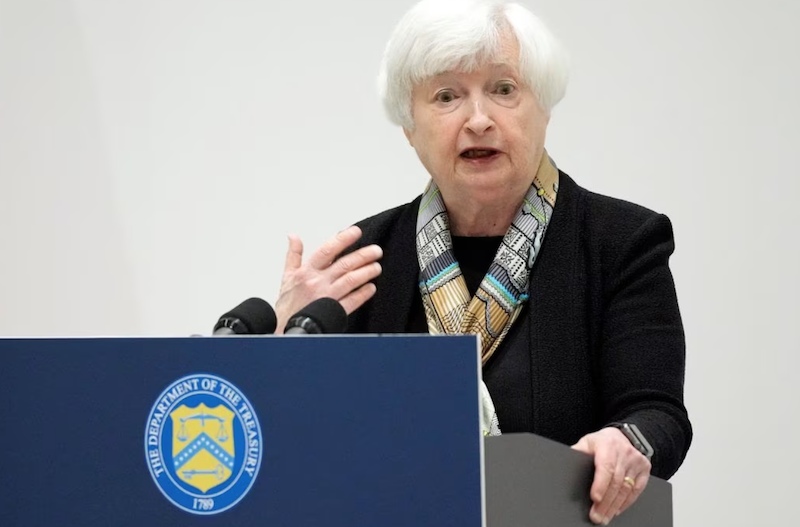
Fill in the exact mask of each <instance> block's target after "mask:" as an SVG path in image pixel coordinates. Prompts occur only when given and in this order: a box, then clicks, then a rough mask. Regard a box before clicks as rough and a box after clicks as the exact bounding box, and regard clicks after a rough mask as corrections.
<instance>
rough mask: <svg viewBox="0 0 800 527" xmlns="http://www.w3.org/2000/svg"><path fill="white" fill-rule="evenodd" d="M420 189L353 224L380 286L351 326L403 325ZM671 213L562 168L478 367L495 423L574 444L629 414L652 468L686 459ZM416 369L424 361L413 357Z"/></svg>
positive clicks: (413, 273) (391, 328)
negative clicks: (375, 262)
mask: <svg viewBox="0 0 800 527" xmlns="http://www.w3.org/2000/svg"><path fill="white" fill-rule="evenodd" d="M419 201H420V198H419V197H418V198H417V199H416V200H414V201H413V202H411V203H409V204H406V205H403V206H400V207H397V208H395V209H391V210H388V211H385V212H383V213H381V214H378V215H377V216H373V217H371V218H368V219H366V220H363V221H362V222H360V223H358V225H359V227H361V229H362V230H363V233H364V235H363V237H362V239H361V240H360V241H359V246H364V245H368V244H372V243H376V244H378V245H380V246H381V247H382V248H383V251H384V256H383V259H382V261H381V263H382V265H383V273H382V274H381V276H380V277H378V278H377V279H376V280H375V284H376V285H377V293H376V294H375V296H374V297H373V298H372V299H371V300H370V301H369V302H368V303H367V304H365V305H364V306H362V307H361V308H360V309H359V310H357V311H356V312H355V313H353V314H352V315H351V316H350V321H349V330H348V331H349V332H351V333H403V332H405V331H406V329H407V327H408V319H409V314H410V311H411V306H412V302H413V301H415V297H417V296H418V295H419V294H420V293H419V290H418V287H417V281H418V274H419V267H418V264H417V257H416V247H415V234H416V221H417V210H418V208H419ZM674 247H675V246H674V242H673V237H672V225H671V223H670V221H669V219H668V218H667V217H666V216H664V215H661V214H657V213H655V212H652V211H650V210H647V209H645V208H643V207H640V206H638V205H634V204H632V203H628V202H625V201H621V200H617V199H613V198H608V197H605V196H601V195H598V194H594V193H592V192H589V191H587V190H585V189H583V188H581V187H580V186H578V185H577V184H576V183H575V182H574V181H573V180H572V179H571V178H570V177H569V176H567V175H566V174H564V173H563V172H560V180H559V192H558V201H557V203H556V207H555V211H554V213H553V218H552V220H551V223H550V225H549V226H548V230H547V235H546V237H545V241H544V244H543V245H542V249H541V252H540V254H539V256H538V257H537V260H536V264H535V265H534V269H533V272H532V274H531V283H530V300H529V301H528V303H527V305H526V307H525V308H524V311H523V313H522V315H521V316H520V318H519V319H518V320H517V321H516V322H515V323H514V326H513V327H512V329H511V331H510V332H509V334H508V335H507V337H506V338H505V340H504V341H503V343H502V344H501V345H500V347H499V348H498V349H497V351H495V353H494V355H493V356H492V358H491V359H490V360H489V362H488V363H487V364H486V365H485V366H484V371H483V377H484V381H485V382H486V385H487V387H488V388H489V392H490V393H491V395H492V399H493V401H494V403H495V406H496V408H497V415H498V418H499V421H500V428H501V430H502V431H503V432H504V433H508V432H533V433H536V434H539V435H542V436H545V437H549V438H551V439H554V440H556V441H560V442H562V443H565V444H568V445H571V444H574V443H575V442H577V441H578V439H580V438H581V437H582V436H584V435H585V434H587V433H590V432H593V431H596V430H599V429H600V428H602V427H603V426H604V425H606V424H608V423H611V422H629V423H634V424H636V425H637V426H638V427H639V429H640V430H641V431H642V434H643V435H644V436H645V437H646V438H647V439H648V440H649V441H650V443H651V444H652V446H653V448H654V450H655V454H654V456H653V459H652V463H653V470H652V473H653V474H654V475H656V476H659V477H662V478H668V477H670V476H672V474H674V473H675V471H676V470H677V469H678V467H679V466H680V464H681V463H682V462H683V459H684V457H685V456H686V452H687V450H688V449H689V444H690V443H691V439H692V428H691V424H690V423H689V418H688V415H687V412H686V409H685V407H684V405H683V382H684V365H685V341H684V334H683V326H682V324H681V317H680V312H679V310H678V301H677V297H676V294H675V287H674V283H673V279H672V274H671V273H670V270H669V267H668V260H669V257H670V255H671V254H672V252H673V250H674ZM420 367H424V365H420Z"/></svg>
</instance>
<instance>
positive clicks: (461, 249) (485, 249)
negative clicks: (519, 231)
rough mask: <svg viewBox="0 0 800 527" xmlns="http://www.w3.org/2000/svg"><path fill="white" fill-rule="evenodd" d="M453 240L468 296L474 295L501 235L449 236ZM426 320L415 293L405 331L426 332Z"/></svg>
mask: <svg viewBox="0 0 800 527" xmlns="http://www.w3.org/2000/svg"><path fill="white" fill-rule="evenodd" d="M451 238H452V240H453V254H454V255H455V257H456V261H457V262H458V267H459V268H460V269H461V274H463V275H464V281H465V282H467V289H468V290H469V294H470V296H474V295H475V291H477V290H478V286H480V285H481V280H483V277H484V276H486V273H487V272H488V271H489V266H490V265H491V264H492V261H493V260H494V257H495V255H496V254H497V249H498V248H499V247H500V243H501V242H502V241H503V237H502V236H486V237H475V238H473V237H470V236H451ZM427 332H428V321H427V319H426V318H425V308H423V307H422V297H421V296H420V295H416V296H415V297H414V300H413V303H412V304H411V314H410V315H409V320H408V326H407V327H406V333H427Z"/></svg>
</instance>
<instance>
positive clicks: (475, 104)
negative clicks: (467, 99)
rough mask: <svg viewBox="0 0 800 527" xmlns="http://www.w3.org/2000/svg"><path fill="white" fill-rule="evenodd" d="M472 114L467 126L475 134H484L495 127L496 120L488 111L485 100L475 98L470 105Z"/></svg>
mask: <svg viewBox="0 0 800 527" xmlns="http://www.w3.org/2000/svg"><path fill="white" fill-rule="evenodd" d="M469 108H470V114H469V117H468V119H467V122H466V127H467V129H468V130H469V131H471V132H472V133H474V134H475V135H483V134H485V133H486V132H488V131H489V130H491V129H492V127H494V121H493V120H492V118H491V116H490V115H489V114H488V113H487V112H486V110H485V107H484V102H483V101H481V100H480V99H475V100H474V101H472V103H471V104H470V105H469Z"/></svg>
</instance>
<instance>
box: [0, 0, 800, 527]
mask: <svg viewBox="0 0 800 527" xmlns="http://www.w3.org/2000/svg"><path fill="white" fill-rule="evenodd" d="M411 4H412V2H411V1H409V0H393V1H392V2H388V1H367V0H362V1H359V0H340V1H338V2H328V1H324V0H314V1H313V2H311V3H308V2H280V3H279V2H275V1H265V0H262V1H260V2H256V1H248V0H236V1H234V0H227V1H221V0H218V1H213V0H183V1H177V0H170V1H168V0H136V1H133V0H131V1H114V2H109V1H107V0H72V1H68V0H0V183H2V185H1V186H0V248H1V249H0V250H2V252H1V253H0V335H4V336H10V335H97V334H99V335H185V334H188V333H193V332H206V331H208V330H209V327H210V326H211V325H212V324H213V322H214V321H215V320H216V318H217V317H218V315H219V314H221V313H222V312H223V311H224V310H226V309H227V308H229V307H232V306H233V305H235V304H236V303H238V302H239V301H240V300H242V299H244V298H245V297H247V296H262V297H264V298H266V299H268V300H270V301H273V300H274V299H275V296H276V293H277V288H278V283H279V279H280V273H281V269H282V263H283V256H284V251H285V234H286V233H287V232H289V231H294V232H297V233H298V234H300V235H301V236H302V237H303V238H304V240H305V241H306V244H307V247H309V248H312V249H313V248H315V247H316V246H318V245H319V244H320V243H321V242H322V241H323V240H324V239H325V238H327V237H328V236H329V235H330V234H332V233H333V232H335V231H336V230H339V229H340V228H343V227H344V226H346V225H348V224H349V223H351V222H353V221H355V220H358V219H360V218H362V217H364V216H366V215H369V214H372V213H375V212H378V211H380V210H383V209H385V208H388V207H390V206H394V205H397V204H400V203H401V202H404V201H407V200H410V199H412V198H413V197H414V196H415V195H416V194H417V193H419V192H420V191H421V190H422V187H423V185H424V183H425V181H426V177H425V174H424V172H423V170H422V168H421V166H420V165H419V163H418V162H417V160H416V159H415V157H414V155H413V151H412V150H411V149H410V147H408V146H407V144H406V143H405V141H404V140H403V137H402V134H401V133H400V131H399V130H398V129H395V128H393V127H392V126H390V125H389V124H388V123H387V122H386V121H385V120H384V118H383V115H382V113H381V109H380V106H379V104H378V102H377V98H376V95H375V90H374V78H375V74H376V71H377V66H378V63H379V59H380V55H381V52H382V49H383V45H384V43H385V41H386V39H387V38H388V35H389V33H390V31H391V28H392V26H393V24H394V23H395V22H396V21H397V19H398V18H399V17H400V15H401V14H402V13H403V12H404V11H405V10H406V9H407V8H408V7H409V6H410V5H411ZM531 7H533V8H534V9H535V10H536V11H537V12H538V13H539V14H540V15H542V16H543V17H544V18H545V19H546V20H548V21H549V23H550V25H551V26H552V28H553V29H554V30H555V31H556V33H557V34H559V35H560V36H561V38H562V40H563V41H564V42H565V44H566V46H567V47H568V48H569V50H570V52H571V54H572V57H573V78H572V83H571V85H570V89H569V93H568V96H567V98H566V100H565V101H564V102H563V103H562V105H561V106H559V107H558V108H557V109H556V112H555V115H554V118H553V122H552V124H551V127H550V137H549V141H548V145H549V149H550V152H551V154H552V155H553V156H554V157H555V159H556V160H557V162H558V163H559V166H560V167H561V168H563V169H565V170H566V171H567V172H568V173H570V174H571V175H573V176H574V177H575V178H576V179H578V181H579V182H580V183H582V184H583V185H584V186H587V187H589V188H592V189H594V190H597V191H599V192H602V193H606V194H611V195H614V196H617V197H622V198H626V199H629V200H631V201H635V202H639V203H641V204H643V205H646V206H649V207H650V208H653V209H656V210H659V211H661V212H665V213H667V214H668V215H669V216H670V217H671V218H672V220H673V222H674V225H675V231H676V238H677V252H676V255H675V257H674V258H673V260H672V264H673V270H674V273H675V277H676V281H677V285H678V292H679V297H680V301H681V307H682V310H683V314H684V319H685V325H686V331H687V337H688V347H689V349H688V369H687V386H686V398H687V406H688V408H689V410H690V413H691V417H692V420H693V422H694V425H695V430H696V436H695V442H694V445H693V446H692V449H691V451H690V452H689V457H688V459H687V461H686V464H685V465H684V467H683V468H682V469H681V471H680V472H679V474H678V475H677V476H676V477H675V478H674V479H673V482H674V483H675V501H676V525H677V526H680V527H689V526H697V527H700V526H707V525H728V526H751V525H765V526H770V525H776V526H779V525H789V524H795V523H796V522H797V520H796V516H797V513H796V512H795V507H794V499H795V495H796V494H797V491H798V490H799V489H798V487H800V486H798V485H797V483H796V481H797V476H796V474H798V473H800V461H799V460H798V454H797V448H796V446H795V443H796V438H797V436H798V432H799V431H800V426H798V423H797V420H798V418H799V417H800V411H799V410H798V408H799V407H800V391H799V390H798V388H797V387H796V382H795V379H794V377H795V375H796V372H797V371H798V369H799V367H800V359H798V355H800V330H799V329H798V326H800V316H799V315H800V309H798V297H800V279H798V271H799V270H800V253H799V252H798V249H797V246H796V245H797V241H798V239H799V238H800V236H798V234H797V231H798V223H800V213H798V208H797V205H796V203H797V199H798V196H800V177H799V176H800V173H798V168H797V162H796V153H797V146H796V145H797V144H798V143H800V125H798V122H800V103H798V96H799V95H798V94H800V66H799V64H800V59H798V51H800V37H798V32H797V30H796V27H797V26H798V23H800V3H798V2H796V1H794V0H784V1H782V0H762V1H756V0H728V1H722V0H702V1H701V0H695V1H689V0H673V1H672V2H652V1H643V0H607V1H603V2H598V1H590V0H538V1H536V2H534V3H533V4H532V5H531Z"/></svg>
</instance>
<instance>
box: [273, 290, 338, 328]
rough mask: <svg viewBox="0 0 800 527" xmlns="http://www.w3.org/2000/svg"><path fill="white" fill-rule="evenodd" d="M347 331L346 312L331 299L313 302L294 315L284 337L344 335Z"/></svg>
mask: <svg viewBox="0 0 800 527" xmlns="http://www.w3.org/2000/svg"><path fill="white" fill-rule="evenodd" d="M346 329H347V312H345V310H344V308H343V307H342V304H340V303H339V302H337V301H336V300H334V299H333V298H320V299H318V300H314V301H313V302H311V303H310V304H308V305H307V306H306V307H304V308H303V309H301V310H300V311H298V312H297V313H295V315H294V316H292V318H290V319H289V322H287V323H286V329H285V330H284V331H283V332H284V334H286V335H320V334H330V333H344V332H345V330H346Z"/></svg>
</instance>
